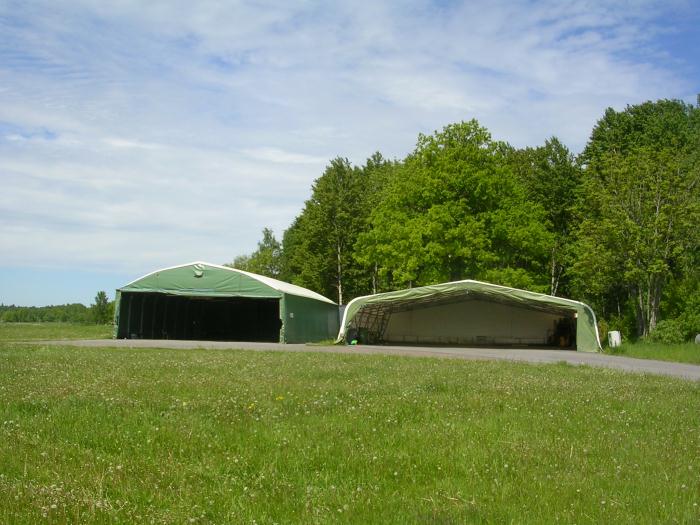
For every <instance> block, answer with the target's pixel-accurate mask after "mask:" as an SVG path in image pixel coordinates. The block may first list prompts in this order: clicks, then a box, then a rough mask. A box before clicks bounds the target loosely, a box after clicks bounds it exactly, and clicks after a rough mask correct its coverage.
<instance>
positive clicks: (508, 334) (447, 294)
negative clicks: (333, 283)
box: [338, 280, 600, 352]
mask: <svg viewBox="0 0 700 525" xmlns="http://www.w3.org/2000/svg"><path fill="white" fill-rule="evenodd" d="M353 340H356V341H357V342H359V343H361V344H362V343H366V344H432V345H460V346H493V347H506V348H508V347H510V348H518V347H537V348H548V347H549V348H562V349H569V350H578V351H581V352H597V351H599V350H600V340H599V338H598V330H597V323H596V318H595V314H594V313H593V310H592V309H591V308H590V307H589V306H588V305H586V304H584V303H581V302H578V301H574V300H571V299H564V298H562V297H554V296H551V295H544V294H539V293H535V292H529V291H527V290H519V289H516V288H508V287H505V286H499V285H495V284H490V283H484V282H479V281H472V280H466V281H456V282H451V283H443V284H436V285H432V286H423V287H420V288H410V289H406V290H398V291H395V292H387V293H380V294H375V295H367V296H364V297H358V298H356V299H353V300H352V301H350V302H349V303H348V305H347V307H346V309H345V311H344V313H343V318H342V321H341V323H340V332H339V334H338V342H346V343H350V342H352V341H353Z"/></svg>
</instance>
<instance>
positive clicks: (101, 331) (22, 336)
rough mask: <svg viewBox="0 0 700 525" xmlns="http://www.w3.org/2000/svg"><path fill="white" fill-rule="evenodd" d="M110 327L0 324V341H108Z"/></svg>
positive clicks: (56, 324) (93, 325)
mask: <svg viewBox="0 0 700 525" xmlns="http://www.w3.org/2000/svg"><path fill="white" fill-rule="evenodd" d="M112 328H113V327H112V325H104V324H103V325H97V324H73V323H0V341H34V340H38V339H45V340H49V339H53V340H60V339H108V338H110V337H112Z"/></svg>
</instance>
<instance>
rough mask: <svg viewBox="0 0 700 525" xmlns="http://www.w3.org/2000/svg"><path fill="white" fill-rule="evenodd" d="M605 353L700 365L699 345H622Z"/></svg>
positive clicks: (640, 343) (608, 349) (641, 343)
mask: <svg viewBox="0 0 700 525" xmlns="http://www.w3.org/2000/svg"><path fill="white" fill-rule="evenodd" d="M606 353H609V354H614V355H624V356H627V357H636V358H639V359H657V360H659V361H675V362H677V363H691V364H696V365H700V345H699V344H695V343H683V344H675V345H667V344H661V343H644V342H639V343H623V344H622V345H621V346H620V347H618V348H607V349H606Z"/></svg>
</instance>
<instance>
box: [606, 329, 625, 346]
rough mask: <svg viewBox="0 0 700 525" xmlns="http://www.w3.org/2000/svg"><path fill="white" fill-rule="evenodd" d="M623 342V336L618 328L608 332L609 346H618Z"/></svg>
mask: <svg viewBox="0 0 700 525" xmlns="http://www.w3.org/2000/svg"><path fill="white" fill-rule="evenodd" d="M621 344H622V336H621V335H620V332H618V331H617V330H613V331H612V332H608V346H609V347H610V348H617V347H618V346H620V345H621Z"/></svg>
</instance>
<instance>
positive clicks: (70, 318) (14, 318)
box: [0, 291, 114, 324]
mask: <svg viewBox="0 0 700 525" xmlns="http://www.w3.org/2000/svg"><path fill="white" fill-rule="evenodd" d="M113 317H114V301H110V300H109V299H108V297H107V294H106V293H105V292H103V291H100V292H97V295H95V302H94V304H92V305H90V306H89V307H87V306H85V305H84V304H81V303H72V304H60V305H51V306H15V305H5V304H0V322H4V323H48V322H55V323H80V324H108V323H110V322H111V321H112V318H113Z"/></svg>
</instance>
